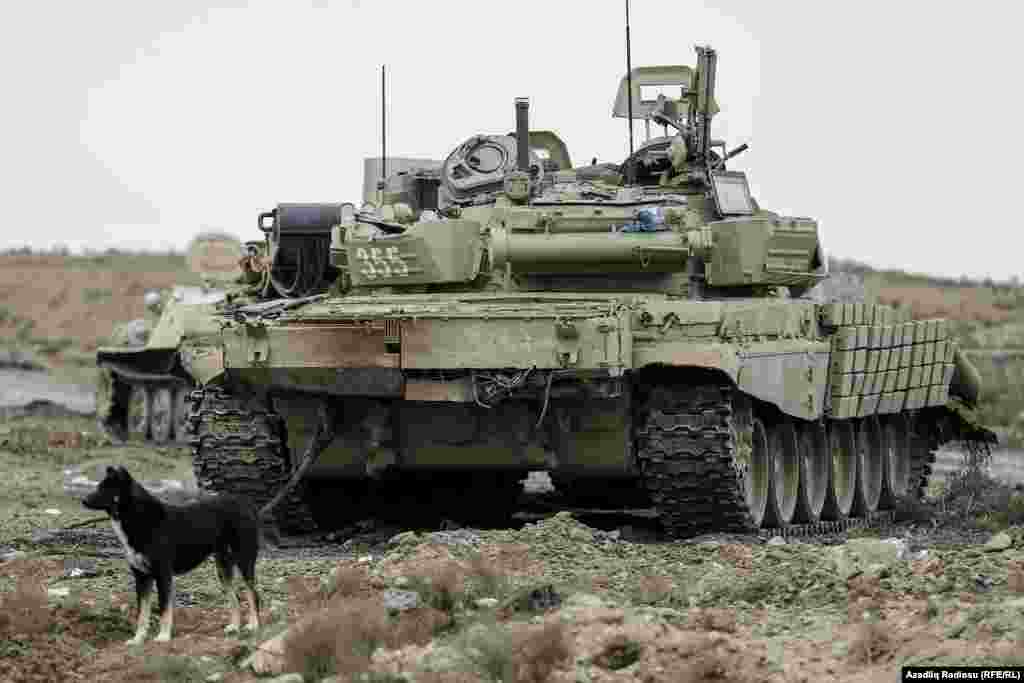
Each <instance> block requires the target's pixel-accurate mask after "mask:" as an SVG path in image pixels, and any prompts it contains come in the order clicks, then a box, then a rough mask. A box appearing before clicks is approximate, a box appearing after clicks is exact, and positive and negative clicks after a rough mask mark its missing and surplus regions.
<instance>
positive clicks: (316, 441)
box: [189, 47, 993, 536]
mask: <svg viewBox="0 0 1024 683" xmlns="http://www.w3.org/2000/svg"><path fill="white" fill-rule="evenodd" d="M696 53H697V59H696V63H695V64H694V65H692V66H691V65H670V66H654V67H640V68H636V69H633V70H632V71H631V72H630V73H629V75H628V77H624V78H623V79H622V82H621V83H620V85H619V88H618V92H617V95H616V98H615V102H614V105H613V111H612V113H613V116H616V117H625V118H629V117H632V119H636V120H638V121H643V122H644V123H645V125H646V128H647V129H648V131H649V130H650V129H651V127H652V126H653V127H654V129H655V131H657V130H658V129H659V128H660V129H661V132H663V135H661V136H655V137H651V136H650V135H649V134H648V136H647V139H646V140H645V141H644V142H643V143H642V144H640V145H639V146H638V147H637V149H636V150H635V151H633V152H632V153H631V154H630V155H629V157H628V158H627V159H625V160H624V161H623V162H621V163H598V161H597V159H593V160H592V161H591V163H590V164H584V165H582V166H574V165H573V164H572V162H571V160H570V156H569V153H568V148H567V146H566V145H565V143H564V142H563V140H562V139H561V137H560V136H559V135H558V134H557V133H555V132H552V131H538V130H530V127H529V101H528V100H527V99H525V98H518V99H516V100H515V130H514V131H513V132H509V133H505V134H502V133H492V134H477V135H473V136H472V137H469V138H468V139H466V140H465V141H463V142H462V143H460V144H459V145H458V146H456V147H455V148H454V150H453V151H452V152H451V153H450V154H449V155H448V156H447V157H446V158H445V159H444V160H441V161H438V162H430V163H425V164H423V166H422V167H420V168H404V169H403V170H402V172H400V173H397V174H393V175H392V176H390V177H388V178H387V179H386V180H384V181H382V182H380V183H372V182H369V181H368V183H367V190H366V192H365V196H364V198H363V202H362V203H361V205H360V206H358V207H357V206H356V205H355V204H354V203H325V204H279V205H277V206H276V207H275V208H274V209H273V210H271V211H267V212H266V213H263V214H261V215H260V217H259V227H260V230H261V231H262V233H263V235H264V240H265V244H266V249H267V253H268V254H270V255H271V266H270V275H269V280H270V283H271V286H270V287H269V288H267V289H266V290H265V292H266V294H267V296H266V297H263V298H262V299H253V300H250V301H247V302H240V301H236V302H234V303H232V304H229V305H221V307H220V316H221V319H222V322H223V330H222V331H221V333H220V335H221V337H220V343H221V345H222V349H223V355H222V356H219V357H218V358H219V359H220V360H222V366H221V367H220V368H219V371H218V372H217V373H216V375H215V376H214V375H213V374H207V375H206V379H204V380H203V381H202V382H201V384H202V386H201V388H200V389H198V390H197V391H196V392H194V393H193V395H192V396H193V401H194V403H193V413H192V415H191V417H190V418H189V425H190V429H191V433H192V442H193V449H194V464H195V472H196V476H197V479H198V482H199V484H200V486H201V487H203V488H205V489H207V490H210V491H232V492H243V493H246V494H249V495H253V496H256V497H257V498H258V499H259V500H260V501H261V502H262V503H263V504H264V511H265V512H268V513H270V514H272V515H273V516H274V517H275V518H276V521H277V522H278V524H279V525H280V527H281V528H283V529H285V530H302V529H305V530H308V529H311V528H313V526H314V525H320V526H331V525H337V524H341V523H345V522H346V521H351V520H352V519H356V518H358V517H360V516H365V514H366V512H367V510H368V506H369V505H371V504H373V503H375V502H376V501H378V500H379V497H378V495H377V493H376V492H377V491H379V490H380V488H379V487H380V486H388V485H390V486H394V487H397V488H396V489H395V490H397V491H398V495H399V498H398V499H397V501H398V502H397V505H399V506H416V505H419V504H427V505H429V504H430V503H431V502H438V501H447V502H449V503H451V502H455V504H456V505H457V506H458V508H459V509H460V510H461V511H462V513H463V516H462V517H461V518H460V519H463V520H465V519H473V518H475V517H476V518H483V519H490V520H493V519H498V518H502V517H503V515H505V514H507V513H508V512H509V511H510V510H511V509H512V507H513V505H514V502H515V499H516V497H517V495H518V493H519V487H520V482H521V480H522V479H523V477H524V476H525V475H526V474H527V473H528V472H530V471H535V470H544V471H547V472H549V473H550V476H551V478H552V481H553V482H554V484H555V486H556V487H557V488H558V489H559V490H561V491H562V492H563V493H564V494H565V495H566V496H568V497H569V498H570V499H572V500H574V501H577V502H586V503H602V504H605V505H610V506H613V507H616V506H619V507H632V506H635V505H637V504H643V505H647V506H650V507H652V508H653V509H654V510H655V511H656V514H657V518H658V519H659V521H660V523H661V525H662V526H663V527H664V529H665V531H667V532H668V533H669V534H671V535H674V536H692V535H695V534H701V533H708V532H750V531H752V530H755V529H766V528H782V527H787V526H790V525H801V524H803V525H815V524H818V523H820V522H827V521H832V522H836V523H844V522H848V521H850V520H858V519H859V520H870V519H872V518H873V517H875V516H877V515H878V514H879V513H880V512H884V511H886V510H893V509H894V508H895V507H897V506H898V505H900V504H901V501H907V500H912V499H914V498H917V497H919V496H920V495H921V494H922V492H923V490H924V487H925V486H926V485H927V481H928V476H929V474H930V472H931V464H932V462H933V461H934V455H933V452H934V451H935V449H936V448H938V447H939V446H940V445H941V444H943V443H946V442H948V441H952V440H961V441H968V442H971V443H984V442H988V441H990V440H991V439H992V438H993V436H992V434H991V432H989V431H988V430H986V429H985V428H984V427H982V426H980V425H978V424H977V420H976V419H975V417H974V413H973V409H974V407H975V406H976V404H977V399H978V393H979V391H980V382H979V379H978V376H977V373H976V372H975V370H974V369H973V368H972V366H971V365H970V363H969V362H968V361H967V359H966V358H965V356H964V354H963V353H962V352H961V351H960V350H959V348H958V345H957V341H956V339H955V338H954V337H953V335H952V333H951V327H950V325H949V324H948V323H947V321H946V320H940V319H929V320H909V319H906V318H904V317H901V316H900V314H899V313H898V312H897V311H896V310H894V309H892V308H890V307H888V306H884V305H878V304H873V303H865V302H858V303H844V302H825V303H823V302H820V301H817V300H815V299H814V298H811V297H810V296H808V292H809V291H810V290H811V289H812V288H813V287H814V286H815V285H816V284H818V283H819V282H820V281H822V280H823V279H824V278H826V277H827V276H828V273H827V258H826V255H825V251H824V247H823V244H822V240H821V234H820V231H819V225H818V222H817V221H816V220H815V219H814V218H809V217H803V216H790V215H782V214H780V213H777V212H774V211H771V210H769V209H767V208H764V207H761V206H760V204H759V203H758V202H757V201H756V199H755V198H754V197H753V196H752V194H751V191H750V186H749V183H748V179H747V176H746V174H745V173H744V172H742V171H740V170H730V169H729V168H728V167H727V165H728V164H729V162H730V161H732V159H734V158H735V157H737V156H738V155H739V154H740V153H742V152H743V150H744V149H746V145H741V146H739V147H736V148H733V149H729V148H728V147H727V145H726V143H725V142H724V141H721V140H718V139H715V138H713V137H712V136H711V133H712V130H711V123H712V119H713V117H714V115H715V114H716V113H717V112H718V110H719V108H718V104H717V102H716V100H715V95H714V84H715V76H716V63H717V54H716V52H715V51H714V50H713V49H711V48H710V47H698V48H697V49H696ZM511 118H512V117H511V116H510V119H511ZM374 187H375V188H376V189H372V188H374ZM474 516H475V517H474Z"/></svg>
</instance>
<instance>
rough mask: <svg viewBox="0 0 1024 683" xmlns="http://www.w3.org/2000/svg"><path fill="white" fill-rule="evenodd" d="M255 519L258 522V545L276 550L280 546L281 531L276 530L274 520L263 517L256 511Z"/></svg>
mask: <svg viewBox="0 0 1024 683" xmlns="http://www.w3.org/2000/svg"><path fill="white" fill-rule="evenodd" d="M256 521H257V522H259V529H260V547H261V548H272V549H274V550H277V549H279V548H280V547H281V532H280V531H279V530H278V528H277V525H276V524H274V520H273V519H272V518H270V517H263V516H261V515H259V514H258V513H257V515H256Z"/></svg>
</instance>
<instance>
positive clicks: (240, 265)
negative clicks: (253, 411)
mask: <svg viewBox="0 0 1024 683" xmlns="http://www.w3.org/2000/svg"><path fill="white" fill-rule="evenodd" d="M257 249H258V245H246V246H245V247H243V245H242V243H241V242H240V241H239V240H238V238H236V237H232V236H230V235H225V234H222V233H213V232H204V233H200V234H198V235H197V236H196V237H195V238H193V240H192V241H191V243H190V244H189V247H188V249H187V251H186V261H187V263H188V266H189V268H190V270H192V272H194V273H195V274H197V275H198V276H199V277H200V279H201V281H202V283H203V284H202V285H200V286H186V285H176V286H174V287H172V288H169V289H167V290H164V291H156V290H151V291H148V292H146V293H145V294H144V296H143V303H144V305H145V317H143V318H138V319H135V320H132V321H129V322H127V323H124V324H121V325H119V326H117V327H116V328H115V329H114V331H113V332H112V334H111V340H110V341H111V344H110V345H109V346H103V347H100V348H99V349H97V353H96V365H97V370H98V378H97V388H96V409H97V419H98V422H99V425H100V428H101V429H102V430H103V431H104V432H105V433H107V434H108V435H110V436H111V437H113V438H114V439H116V440H118V441H127V440H132V441H142V442H146V443H153V444H157V445H165V444H179V445H184V444H187V441H186V438H187V435H186V431H185V423H186V418H187V417H188V402H187V398H188V395H189V392H191V391H192V390H194V389H195V387H196V386H197V385H198V382H199V381H200V379H201V378H202V377H203V376H204V375H203V373H204V366H203V360H202V358H204V357H206V356H208V355H210V353H215V349H211V348H210V347H209V346H208V345H209V344H214V345H215V344H216V342H217V337H218V333H219V330H220V327H219V319H218V318H217V317H216V316H215V313H216V304H217V303H219V302H223V301H225V300H226V299H227V298H228V296H229V294H230V295H234V294H238V293H241V292H243V291H244V290H245V288H246V287H247V286H250V287H251V286H253V285H254V284H255V283H257V282H258V280H257V278H256V277H254V276H253V275H252V274H251V273H252V268H251V267H249V268H248V270H246V269H245V268H246V266H249V265H250V264H251V263H253V262H255V258H256V257H255V256H254V254H255V251H256V250H257ZM216 365H218V366H219V363H217V364H216Z"/></svg>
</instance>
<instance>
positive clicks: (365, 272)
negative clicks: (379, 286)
mask: <svg viewBox="0 0 1024 683" xmlns="http://www.w3.org/2000/svg"><path fill="white" fill-rule="evenodd" d="M356 260H357V261H359V266H360V268H359V273H360V274H361V275H362V276H363V277H365V278H366V279H367V280H375V279H377V278H379V277H381V278H389V277H408V275H409V266H408V265H407V264H406V262H405V260H404V259H403V258H402V256H401V254H399V253H398V247H386V248H383V249H382V248H381V247H370V248H369V249H367V248H365V247H358V248H357V249H356Z"/></svg>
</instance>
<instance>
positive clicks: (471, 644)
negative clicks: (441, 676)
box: [458, 624, 515, 681]
mask: <svg viewBox="0 0 1024 683" xmlns="http://www.w3.org/2000/svg"><path fill="white" fill-rule="evenodd" d="M458 647H459V649H461V650H462V651H463V653H464V654H465V656H466V658H467V659H468V660H469V661H470V662H472V663H473V665H474V666H475V667H476V669H477V671H479V672H480V673H481V674H482V675H483V676H485V677H486V678H487V679H488V680H491V681H511V680H514V679H513V676H514V675H515V669H514V662H513V658H512V634H511V633H510V632H509V630H508V629H507V628H506V627H504V626H500V625H498V624H490V625H487V626H484V625H480V626H477V627H475V628H471V629H469V630H468V631H466V632H465V633H464V634H463V637H462V638H461V639H460V641H459V643H458Z"/></svg>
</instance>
